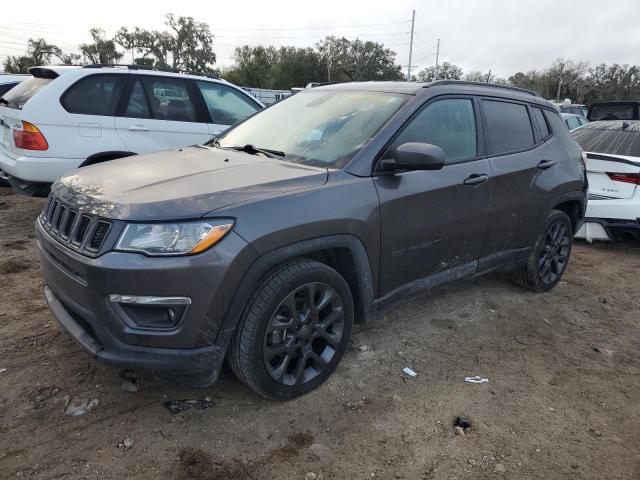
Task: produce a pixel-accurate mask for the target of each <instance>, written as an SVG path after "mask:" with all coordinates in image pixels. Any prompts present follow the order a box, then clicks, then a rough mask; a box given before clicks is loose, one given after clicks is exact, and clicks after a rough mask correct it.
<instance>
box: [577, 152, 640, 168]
mask: <svg viewBox="0 0 640 480" xmlns="http://www.w3.org/2000/svg"><path fill="white" fill-rule="evenodd" d="M585 153H586V154H587V158H591V159H593V160H605V161H607V162H617V163H626V164H627V165H633V166H634V167H640V158H638V160H630V159H629V158H624V157H623V158H621V157H618V156H616V155H605V154H603V153H591V152H585Z"/></svg>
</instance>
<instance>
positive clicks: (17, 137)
mask: <svg viewBox="0 0 640 480" xmlns="http://www.w3.org/2000/svg"><path fill="white" fill-rule="evenodd" d="M13 143H15V145H16V148H22V149H23V150H47V149H48V148H49V144H48V143H47V139H46V138H44V135H42V132H41V131H40V130H38V127H36V126H35V125H34V124H33V123H29V122H25V121H23V122H22V130H19V129H16V128H14V130H13Z"/></svg>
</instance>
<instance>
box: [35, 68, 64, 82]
mask: <svg viewBox="0 0 640 480" xmlns="http://www.w3.org/2000/svg"><path fill="white" fill-rule="evenodd" d="M29 73H30V74H31V75H33V76H34V77H36V78H52V79H53V78H58V73H57V72H56V71H55V70H51V69H50V68H44V67H31V68H30V69H29Z"/></svg>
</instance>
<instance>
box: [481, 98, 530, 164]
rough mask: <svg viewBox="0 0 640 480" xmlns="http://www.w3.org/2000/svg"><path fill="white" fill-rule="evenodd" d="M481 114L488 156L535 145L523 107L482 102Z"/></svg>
mask: <svg viewBox="0 0 640 480" xmlns="http://www.w3.org/2000/svg"><path fill="white" fill-rule="evenodd" d="M482 112H483V118H484V122H485V131H486V134H485V135H486V140H487V153H488V154H489V155H499V154H503V153H509V152H516V151H519V150H526V149H527V148H530V147H531V146H533V144H534V143H535V142H534V139H533V129H532V128H531V120H530V119H529V113H528V112H527V107H526V106H525V105H522V104H520V103H511V102H503V101H497V100H483V101H482Z"/></svg>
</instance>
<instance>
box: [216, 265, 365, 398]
mask: <svg viewBox="0 0 640 480" xmlns="http://www.w3.org/2000/svg"><path fill="white" fill-rule="evenodd" d="M310 299H313V300H312V301H311V300H310ZM310 305H313V308H312V307H311V306H310ZM353 312H354V307H353V297H352V295H351V291H350V289H349V285H347V282H346V281H345V280H344V278H342V276H341V275H340V274H339V273H338V272H336V271H335V270H334V269H333V268H331V267H329V266H328V265H325V264H323V263H319V262H316V261H313V260H306V259H301V260H296V261H293V262H291V263H288V264H285V265H283V266H281V267H279V268H277V269H275V270H274V271H273V272H271V273H270V274H269V275H267V277H266V278H265V279H264V280H263V281H262V283H261V284H260V285H259V286H258V288H257V289H256V290H255V292H254V293H253V295H252V297H251V299H250V300H249V302H248V304H247V307H246V308H245V311H244V313H243V315H242V318H241V319H240V323H239V325H238V330H237V331H236V335H235V337H234V338H233V339H232V341H231V345H230V346H229V351H228V352H227V360H228V363H229V365H230V367H231V369H232V370H233V372H234V373H235V374H236V376H237V377H238V378H239V379H240V380H241V381H242V382H243V383H245V384H246V385H247V386H248V387H249V388H251V389H252V390H254V391H255V392H257V393H258V394H260V395H262V396H263V397H266V398H268V399H271V400H289V399H292V398H295V397H299V396H301V395H304V394H306V393H308V392H310V391H311V390H313V389H315V388H317V387H318V386H320V385H321V384H322V383H323V382H324V381H325V380H326V379H327V378H328V377H329V376H330V375H331V373H333V371H334V370H335V368H336V366H337V365H338V363H339V362H340V359H341V358H342V355H343V354H344V352H345V350H346V349H347V346H348V343H349V337H350V335H351V328H352V326H353Z"/></svg>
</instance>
